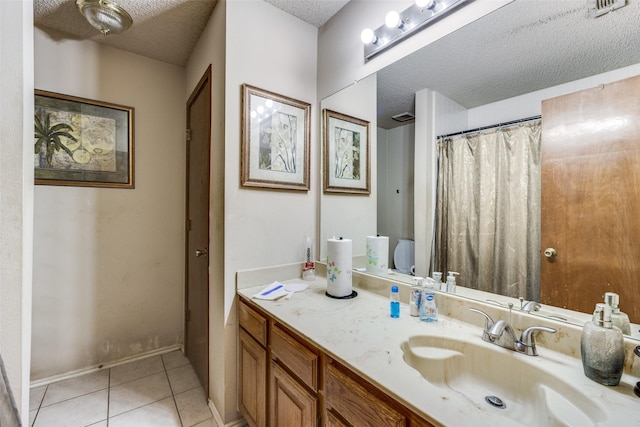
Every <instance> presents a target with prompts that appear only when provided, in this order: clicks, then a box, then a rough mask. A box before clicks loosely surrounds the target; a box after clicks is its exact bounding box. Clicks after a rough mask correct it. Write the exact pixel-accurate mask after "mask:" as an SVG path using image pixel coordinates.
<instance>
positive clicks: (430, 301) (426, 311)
mask: <svg viewBox="0 0 640 427" xmlns="http://www.w3.org/2000/svg"><path fill="white" fill-rule="evenodd" d="M435 287H436V282H435V281H434V280H433V279H432V278H430V277H427V278H426V279H425V280H424V288H423V289H422V298H421V300H420V320H422V321H423V322H437V321H438V306H437V304H436V294H435Z"/></svg>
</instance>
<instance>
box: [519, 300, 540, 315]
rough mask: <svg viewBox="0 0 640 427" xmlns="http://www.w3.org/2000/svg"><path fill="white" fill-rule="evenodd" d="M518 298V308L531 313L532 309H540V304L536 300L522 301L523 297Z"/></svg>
mask: <svg viewBox="0 0 640 427" xmlns="http://www.w3.org/2000/svg"><path fill="white" fill-rule="evenodd" d="M518 299H519V300H520V310H522V311H526V312H527V313H531V312H532V311H540V309H541V308H542V306H541V305H540V303H539V302H536V301H527V302H524V298H522V297H519V298H518Z"/></svg>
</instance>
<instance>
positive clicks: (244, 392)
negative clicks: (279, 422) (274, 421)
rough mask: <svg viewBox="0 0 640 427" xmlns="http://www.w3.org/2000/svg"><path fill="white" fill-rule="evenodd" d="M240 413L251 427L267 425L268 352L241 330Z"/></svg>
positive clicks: (239, 361)
mask: <svg viewBox="0 0 640 427" xmlns="http://www.w3.org/2000/svg"><path fill="white" fill-rule="evenodd" d="M238 363H239V364H240V381H239V384H238V387H239V390H238V396H239V402H238V404H239V406H240V412H242V415H244V418H245V420H246V421H247V423H248V424H249V425H250V426H251V427H265V426H266V425H267V351H266V350H265V349H264V348H263V347H262V346H260V344H258V343H257V342H256V340H254V339H253V338H251V336H250V335H249V334H247V333H246V332H245V331H244V330H243V329H240V349H239V360H238Z"/></svg>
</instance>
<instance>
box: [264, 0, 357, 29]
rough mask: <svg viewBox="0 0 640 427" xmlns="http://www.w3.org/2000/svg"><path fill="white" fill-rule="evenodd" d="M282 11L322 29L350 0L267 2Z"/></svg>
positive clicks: (272, 0) (285, 0)
mask: <svg viewBox="0 0 640 427" xmlns="http://www.w3.org/2000/svg"><path fill="white" fill-rule="evenodd" d="M265 1H266V2H267V3H271V4H272V5H274V6H275V7H277V8H278V9H280V10H284V11H285V12H287V13H288V14H290V15H293V16H296V17H298V18H300V19H302V20H303V21H305V22H307V23H309V24H311V25H313V26H314V27H320V26H321V25H322V24H324V23H325V22H327V21H328V20H329V18H331V17H332V16H333V15H335V14H336V13H337V12H338V11H339V10H340V9H342V7H343V6H344V5H345V4H347V3H349V0H265Z"/></svg>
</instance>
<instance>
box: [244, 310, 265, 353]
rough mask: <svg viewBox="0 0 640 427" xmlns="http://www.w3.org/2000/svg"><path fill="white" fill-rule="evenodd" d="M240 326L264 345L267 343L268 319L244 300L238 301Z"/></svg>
mask: <svg viewBox="0 0 640 427" xmlns="http://www.w3.org/2000/svg"><path fill="white" fill-rule="evenodd" d="M238 319H239V322H240V326H241V327H242V328H243V329H244V330H245V331H247V332H248V333H249V334H250V335H251V336H252V337H253V338H255V340H256V341H258V342H259V343H260V344H262V345H263V346H266V345H267V319H266V318H265V317H264V316H263V315H261V314H260V313H258V312H257V311H256V310H254V309H252V308H251V307H249V306H248V305H247V304H246V303H244V302H243V301H242V300H240V302H239V303H238Z"/></svg>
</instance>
